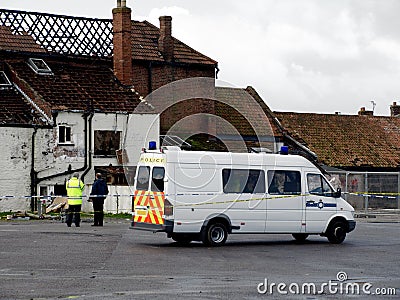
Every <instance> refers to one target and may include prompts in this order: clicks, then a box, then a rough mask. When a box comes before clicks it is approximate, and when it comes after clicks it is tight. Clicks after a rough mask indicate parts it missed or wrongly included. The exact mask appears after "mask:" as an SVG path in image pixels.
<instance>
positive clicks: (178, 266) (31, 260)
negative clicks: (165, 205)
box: [0, 217, 400, 299]
mask: <svg viewBox="0 0 400 300" xmlns="http://www.w3.org/2000/svg"><path fill="white" fill-rule="evenodd" d="M357 221H358V223H357V227H356V230H355V231H354V232H352V233H350V234H349V235H348V237H347V239H346V240H345V242H344V243H343V244H341V245H333V244H330V243H328V241H327V239H326V238H323V237H319V236H312V237H310V238H309V240H307V241H306V242H305V243H303V244H300V243H297V242H295V241H294V240H293V239H292V237H291V236H290V235H231V236H229V238H228V241H227V243H226V245H225V246H223V247H219V248H209V247H205V246H203V245H202V244H201V243H197V242H196V243H192V244H190V245H189V246H180V245H178V244H177V243H175V242H173V241H172V240H170V239H168V238H167V237H166V235H165V234H162V233H159V234H153V233H149V232H142V231H134V230H131V229H129V221H128V220H108V222H106V223H105V226H104V227H91V226H90V223H89V222H83V223H82V224H81V227H79V228H76V227H74V225H73V227H71V228H68V227H67V226H66V225H65V224H64V223H61V222H57V221H46V220H39V221H15V220H13V221H0V299H266V298H269V299H343V298H349V299H353V298H357V299H378V298H379V299H398V298H400V296H399V295H400V271H399V270H400V268H399V267H400V263H399V261H400V260H399V257H400V234H399V230H400V223H398V222H396V221H393V220H391V219H386V220H385V218H382V217H378V218H359V219H357ZM339 272H345V273H346V274H345V275H346V276H347V280H346V281H343V282H342V283H347V282H349V283H356V284H357V285H358V286H359V287H361V286H364V285H365V284H371V288H370V289H368V291H369V292H370V293H375V292H376V289H377V288H380V289H382V288H383V289H387V291H389V289H390V291H391V292H392V293H393V290H394V291H395V292H396V296H389V295H385V296H380V297H378V296H377V295H366V294H365V293H363V292H362V291H361V292H360V294H359V295H355V294H344V293H342V294H340V293H339V292H336V293H332V292H330V291H327V292H324V293H323V294H321V295H314V294H312V293H311V294H310V293H303V294H299V293H297V294H296V293H292V292H288V286H289V285H290V284H292V286H293V285H294V284H297V285H299V286H301V285H302V284H304V283H314V284H315V285H316V286H317V288H318V287H320V286H321V285H322V284H324V283H328V282H329V281H332V282H333V283H336V284H339V283H341V282H340V281H339V280H338V278H337V275H338V273H339ZM340 274H344V273H340ZM266 281H267V284H265V283H266ZM271 283H275V284H276V285H277V284H279V283H285V284H286V285H287V287H286V292H287V293H288V294H286V295H283V294H281V293H280V292H278V291H277V289H276V286H275V290H274V288H273V287H272V288H270V289H269V290H268V291H267V292H266V293H265V294H260V293H259V291H258V287H259V290H260V291H261V292H262V290H263V289H265V286H269V287H270V285H271ZM392 289H393V290H392ZM271 291H272V292H271ZM293 291H294V292H296V291H295V290H293ZM380 291H382V290H380ZM333 292H334V290H333Z"/></svg>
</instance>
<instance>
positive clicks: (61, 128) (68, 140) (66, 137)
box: [57, 124, 74, 145]
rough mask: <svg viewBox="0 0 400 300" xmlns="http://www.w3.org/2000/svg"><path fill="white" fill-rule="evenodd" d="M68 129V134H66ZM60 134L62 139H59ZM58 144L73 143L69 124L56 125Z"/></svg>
mask: <svg viewBox="0 0 400 300" xmlns="http://www.w3.org/2000/svg"><path fill="white" fill-rule="evenodd" d="M62 131H64V132H63V134H62ZM68 131H69V134H67V133H68ZM61 135H63V136H64V141H61V139H60V138H61ZM57 140H58V144H59V145H73V144H74V143H73V142H72V128H71V126H68V125H64V124H62V125H58V138H57Z"/></svg>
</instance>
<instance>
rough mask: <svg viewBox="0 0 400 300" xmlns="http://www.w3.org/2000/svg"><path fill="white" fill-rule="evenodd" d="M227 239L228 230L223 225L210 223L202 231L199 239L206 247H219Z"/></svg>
mask: <svg viewBox="0 0 400 300" xmlns="http://www.w3.org/2000/svg"><path fill="white" fill-rule="evenodd" d="M227 238H228V230H227V229H226V226H225V224H223V223H218V222H216V223H211V224H209V225H208V226H207V227H206V228H205V229H204V230H203V231H202V236H201V239H202V241H203V244H205V245H207V246H221V245H223V244H225V242H226V239H227Z"/></svg>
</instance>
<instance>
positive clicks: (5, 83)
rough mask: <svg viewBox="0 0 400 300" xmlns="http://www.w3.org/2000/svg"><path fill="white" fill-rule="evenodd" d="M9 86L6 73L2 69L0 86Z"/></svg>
mask: <svg viewBox="0 0 400 300" xmlns="http://www.w3.org/2000/svg"><path fill="white" fill-rule="evenodd" d="M6 86H11V82H10V80H9V79H8V77H7V75H6V73H4V72H3V71H1V72H0V87H6Z"/></svg>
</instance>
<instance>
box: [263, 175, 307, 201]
mask: <svg viewBox="0 0 400 300" xmlns="http://www.w3.org/2000/svg"><path fill="white" fill-rule="evenodd" d="M268 193H269V194H271V195H300V194H301V180H300V172H298V171H268Z"/></svg>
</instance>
